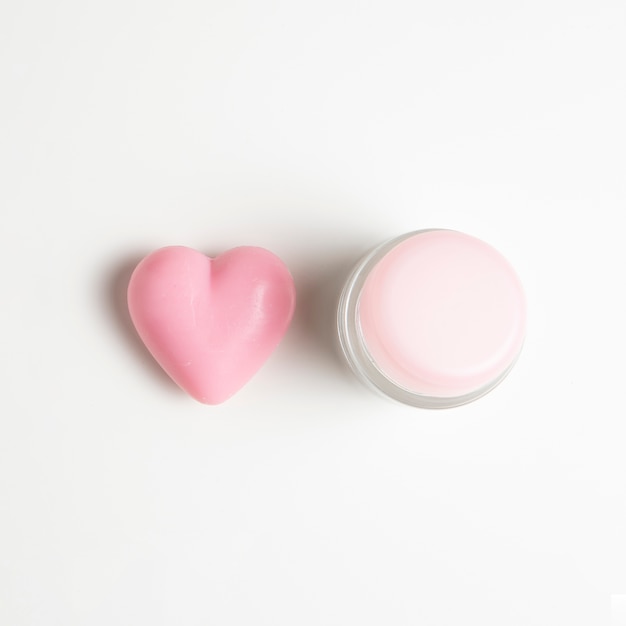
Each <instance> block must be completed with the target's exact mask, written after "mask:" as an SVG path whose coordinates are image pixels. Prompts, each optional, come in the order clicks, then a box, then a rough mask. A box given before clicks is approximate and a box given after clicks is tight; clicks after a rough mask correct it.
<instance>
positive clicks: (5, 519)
mask: <svg viewBox="0 0 626 626" xmlns="http://www.w3.org/2000/svg"><path fill="white" fill-rule="evenodd" d="M625 29H626V8H625V6H624V3H623V2H621V1H618V0H614V1H603V0H585V1H574V2H572V1H565V0H562V1H559V0H536V1H531V2H524V3H521V2H489V1H488V0H478V1H477V2H451V1H449V2H434V1H433V2H409V1H407V2H393V1H392V2H389V1H386V2H382V1H375V2H370V3H356V2H347V1H344V0H333V1H332V2H331V1H329V2H306V3H305V2H293V1H292V2H289V1H267V2H252V1H249V2H243V1H241V2H227V1H223V2H200V1H198V2H190V1H184V0H183V1H182V2H169V3H163V2H147V1H146V2H141V1H138V0H123V1H122V0H114V1H112V2H99V3H87V2H78V1H74V2H70V1H67V0H59V1H57V2H43V1H42V0H33V1H30V2H29V1H24V2H22V1H17V0H13V1H12V0H9V1H8V2H7V1H6V0H5V1H4V2H3V3H2V5H1V7H0V76H1V79H2V80H1V83H0V178H1V185H0V211H1V212H2V213H1V216H2V225H1V229H0V244H1V247H0V281H1V284H2V293H3V296H2V306H1V308H0V322H1V327H0V337H1V339H0V342H1V343H0V374H1V376H2V398H3V399H2V409H1V410H0V623H1V624H3V625H4V624H6V625H7V626H21V625H26V624H27V625H29V626H30V625H44V626H56V625H60V626H73V625H80V626H100V625H102V626H104V625H106V626H110V625H111V624H115V625H124V624H129V625H133V626H136V625H137V624H150V625H151V626H157V625H161V624H163V625H166V624H167V625H170V624H185V625H186V626H195V625H206V624H212V625H213V624H215V625H219V626H222V625H223V626H231V625H241V626H247V625H250V624H254V625H255V626H260V625H269V626H282V625H285V626H286V625H289V626H293V625H297V626H309V625H323V626H330V625H341V626H344V625H347V624H358V625H359V626H365V625H367V626H370V625H380V624H385V625H388V624H389V625H394V626H403V625H415V624H428V625H439V624H442V625H451V624H481V625H482V626H486V625H492V624H493V625H499V626H500V625H502V624H506V625H507V626H514V625H518V624H519V625H522V624H523V625H528V624H533V625H534V624H537V625H539V624H541V625H544V624H546V625H550V626H552V625H554V624H568V625H578V624H581V625H583V624H585V625H589V624H594V625H596V624H598V625H600V624H603V623H609V621H610V619H611V618H610V613H611V608H610V607H611V594H623V593H626V567H625V564H626V534H625V532H624V529H625V528H626V500H625V497H626V495H625V494H626V489H625V483H626V455H625V454H624V453H625V450H626V446H625V441H626V411H625V410H624V373H625V368H624V353H625V351H626V334H625V330H624V319H626V305H625V300H626V296H625V281H624V269H625V268H626V252H625V250H626V246H624V235H623V224H624V220H623V217H622V216H623V214H624V207H625V201H626V188H625V185H624V174H625V172H626V156H625V155H626V152H625V149H624V146H625V145H626V123H625V116H624V111H626V85H625V83H626V37H625V36H624V35H625V32H624V31H625ZM427 227H446V228H456V229H458V230H462V231H466V232H468V233H470V234H472V235H475V236H478V237H481V238H483V239H485V240H486V241H488V242H490V243H491V244H493V245H494V246H496V247H497V248H498V249H500V250H501V251H502V252H503V253H504V254H505V255H506V256H507V257H508V258H509V259H510V260H511V261H512V262H513V264H514V265H515V267H516V268H517V270H518V272H519V274H520V276H521V277H522V280H523V281H524V284H525V287H526V290H527V295H528V299H529V311H530V316H531V318H530V330H529V335H528V339H527V343H526V346H525V349H524V353H523V355H522V358H521V360H520V361H519V363H518V364H517V366H516V368H515V370H514V371H513V372H512V374H511V375H510V377H509V378H508V379H507V380H506V381H505V382H504V383H503V384H502V385H501V386H500V387H498V388H497V389H496V390H495V391H493V392H492V393H491V394H490V395H488V396H487V397H485V398H483V399H481V400H480V401H478V402H476V403H474V404H472V405H468V406H466V407H462V408H459V409H454V410H450V411H447V412H426V411H419V410H416V409H411V408H408V407H403V406H401V405H395V404H392V403H389V402H387V401H385V400H384V399H382V398H379V397H377V396H375V395H373V394H371V393H370V392H368V391H367V390H366V389H364V388H361V386H360V385H359V383H358V382H357V381H355V380H353V378H352V377H351V375H350V374H349V373H347V372H345V371H344V369H343V368H342V366H341V363H340V362H339V360H338V359H337V357H336V355H335V354H334V352H333V315H334V311H333V307H334V302H335V300H336V297H337V294H338V290H339V287H340V284H341V282H342V281H343V280H344V278H345V276H346V274H347V272H348V269H349V267H350V266H351V265H352V264H353V263H354V262H356V260H357V258H358V257H359V256H360V254H362V253H363V252H365V251H366V250H367V249H368V248H370V247H371V246H373V245H375V244H377V243H379V242H380V241H382V240H384V239H386V238H388V237H391V236H394V235H397V234H400V233H403V232H406V231H408V230H412V229H416V228H427ZM167 244H183V245H188V246H192V247H196V248H198V249H201V250H203V251H205V252H206V253H211V254H216V253H219V252H221V251H223V250H225V249H227V248H229V247H231V246H234V245H239V244H254V245H261V246H265V247H267V248H269V249H271V250H272V251H274V252H275V253H276V254H278V255H279V256H281V257H282V258H283V260H284V261H285V262H286V263H287V264H288V265H289V266H290V268H291V269H292V271H293V274H294V277H295V279H296V284H297V288H298V293H299V305H298V310H297V314H296V318H295V321H294V324H293V326H292V328H291V329H290V332H289V334H288V336H287V337H286V339H285V341H284V342H283V344H281V346H280V348H279V350H278V351H277V352H276V353H275V354H274V355H273V357H272V358H271V360H270V361H269V362H268V363H267V365H266V366H265V368H264V369H263V370H262V371H261V372H260V373H259V374H258V375H257V376H256V378H255V379H254V380H253V381H252V382H251V383H250V384H249V385H248V386H247V387H245V389H244V390H242V391H241V392H240V393H239V394H238V395H237V396H236V397H235V398H233V399H232V400H231V401H230V402H228V403H227V404H225V405H222V406H220V407H217V408H211V407H205V406H202V405H200V404H197V403H195V402H194V401H193V400H191V399H189V398H188V397H186V396H185V395H184V394H182V393H181V392H179V391H178V390H177V388H176V387H174V386H173V384H171V383H170V382H169V380H168V379H167V378H166V377H165V376H164V375H163V374H162V373H161V372H160V370H159V369H158V368H157V367H156V366H155V365H154V364H153V363H152V361H151V360H150V358H149V357H148V356H147V355H146V353H145V351H144V350H143V349H142V347H141V346H140V345H139V344H138V342H137V339H136V338H135V335H134V334H133V332H132V329H130V327H129V324H128V318H127V313H126V309H125V303H124V292H125V287H126V282H127V279H128V276H129V272H130V271H131V269H132V267H133V265H134V264H135V263H136V262H137V260H138V259H139V258H140V257H141V256H143V255H144V254H146V253H147V252H149V251H150V250H152V249H154V248H157V247H159V246H163V245H167Z"/></svg>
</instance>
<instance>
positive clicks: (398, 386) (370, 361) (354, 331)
mask: <svg viewBox="0 0 626 626" xmlns="http://www.w3.org/2000/svg"><path fill="white" fill-rule="evenodd" d="M426 233H432V234H433V235H435V234H436V233H441V234H442V236H443V237H447V236H448V237H453V236H456V235H458V236H459V237H465V238H467V239H468V240H473V241H474V242H476V243H477V245H478V244H479V245H481V246H484V247H485V248H488V249H489V250H490V251H492V252H493V253H494V254H496V255H497V257H496V259H497V261H498V262H502V263H504V264H506V266H507V267H508V268H510V266H508V262H507V261H506V260H505V259H504V258H503V257H501V255H499V253H496V252H495V250H493V249H492V248H491V247H490V246H487V244H485V243H484V242H481V241H480V240H476V239H474V238H470V237H469V236H467V235H463V234H462V233H457V232H456V231H443V230H441V229H428V230H418V231H413V232H409V233H406V234H404V235H401V236H399V237H396V238H393V239H390V240H389V241H386V242H384V243H382V244H381V245H380V246H378V247H377V248H375V249H374V250H372V251H371V252H370V253H368V254H366V255H365V256H364V257H363V258H362V259H361V260H360V261H359V262H358V263H357V265H356V266H355V268H354V270H353V271H352V273H351V274H350V276H349V278H348V280H347V281H346V283H345V286H344V289H343V291H342V293H341V296H340V300H339V306H338V312H337V324H338V335H339V342H340V345H341V348H342V351H343V353H344V355H345V358H346V360H347V362H348V364H349V366H350V367H351V369H352V370H353V371H354V373H355V374H356V375H357V376H358V377H359V378H360V379H361V380H362V381H363V382H364V383H366V384H367V385H368V386H369V387H371V388H373V389H374V390H375V391H377V392H380V393H382V394H384V395H385V396H388V397H390V398H393V399H395V400H398V401H399V402H402V403H404V404H408V405H411V406H415V407H420V408H430V409H438V408H451V407H455V406H459V405H462V404H466V403H468V402H472V401H473V400H476V399H478V398H480V397H481V396H482V395H484V394H486V393H487V392H489V391H490V390H492V389H493V388H494V387H495V386H496V385H498V384H499V383H500V382H501V381H502V380H503V379H504V378H505V377H506V376H507V374H508V373H509V372H510V370H511V369H512V367H513V365H514V364H515V361H516V360H517V357H518V355H519V351H520V350H521V343H522V341H523V329H518V330H517V337H518V338H519V339H518V341H517V344H516V346H515V350H514V352H513V353H512V355H511V357H510V358H509V359H508V360H507V361H506V362H504V363H501V365H500V367H499V368H498V369H497V371H495V372H494V373H493V374H492V376H491V377H490V378H489V379H488V380H482V381H481V384H479V385H477V386H475V387H473V388H470V389H464V390H463V392H462V393H452V394H450V393H446V392H445V390H444V392H443V393H441V392H439V393H428V392H424V391H423V390H421V389H419V388H418V389H416V388H415V387H416V386H417V387H419V385H411V384H407V383H406V381H399V380H398V377H396V376H394V375H393V374H390V372H389V371H388V369H387V371H386V370H385V367H384V366H383V365H381V359H380V358H377V357H376V355H375V354H374V352H375V351H373V350H372V349H370V347H369V346H368V343H367V340H366V338H365V336H364V332H363V328H362V323H361V322H362V311H361V304H362V303H361V299H362V294H363V290H364V287H366V284H367V281H368V278H369V277H370V276H371V275H372V272H373V271H374V270H375V269H376V268H377V267H378V266H379V264H380V263H381V261H382V260H383V259H385V257H387V255H388V254H389V253H391V252H392V251H394V250H396V249H397V248H398V246H400V245H401V244H403V243H404V242H407V240H410V239H413V238H417V237H419V236H420V235H423V234H426ZM430 238H432V237H430ZM425 239H426V238H425ZM415 241H416V242H417V243H418V244H419V243H420V240H419V239H416V240H415ZM406 245H411V244H406ZM511 276H512V277H513V278H512V280H516V276H515V274H514V272H513V271H512V269H511ZM518 287H519V294H520V303H523V294H522V292H521V286H519V283H517V284H516V285H514V288H515V289H518ZM516 293H517V292H516ZM367 303H368V306H369V305H370V303H369V300H368V302H367ZM519 306H523V304H520V305H519ZM520 319H522V320H525V316H524V315H523V314H520ZM370 332H371V331H370ZM379 354H380V353H379Z"/></svg>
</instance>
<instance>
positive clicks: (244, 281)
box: [128, 246, 295, 404]
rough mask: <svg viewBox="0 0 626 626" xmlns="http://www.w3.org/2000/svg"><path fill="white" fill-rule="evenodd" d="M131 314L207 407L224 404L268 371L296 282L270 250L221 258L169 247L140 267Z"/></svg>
mask: <svg viewBox="0 0 626 626" xmlns="http://www.w3.org/2000/svg"><path fill="white" fill-rule="evenodd" d="M128 308H129V311H130V315H131V318H132V320H133V323H134V324H135V327H136V329H137V332H138V333H139V336H140V337H141V339H142V340H143V342H144V343H145V345H146V347H147V348H148V350H149V351H150V352H151V353H152V355H153V356H154V358H155V359H156V360H157V361H158V362H159V364H160V365H161V367H163V369H164V370H165V371H166V372H167V373H168V374H169V375H170V376H171V377H172V379H173V380H174V381H175V382H176V383H178V385H180V387H182V388H183V389H184V390H185V391H187V392H188V393H189V394H190V395H191V396H193V397H194V398H195V399H196V400H199V401H200V402H204V403H205V404H219V403H220V402H223V401H224V400H226V399H228V398H229V397H230V396H231V395H233V394H234V393H235V392H236V391H237V390H239V389H240V388H241V387H242V386H243V385H244V384H245V383H246V382H247V381H248V380H249V379H250V378H251V377H252V376H253V375H254V374H255V372H256V371H257V370H258V369H259V368H260V367H261V365H263V363H264V362H265V360H266V359H267V358H268V357H269V355H270V354H271V353H272V351H273V350H274V348H276V346H277V345H278V343H279V342H280V340H281V338H282V337H283V335H284V334H285V332H286V330H287V327H288V326H289V323H290V321H291V318H292V316H293V312H294V308H295V288H294V284H293V279H292V277H291V275H290V274H289V271H288V270H287V268H286V266H285V265H284V263H283V262H282V261H281V260H280V259H279V258H278V257H276V256H275V255H274V254H272V253H271V252H269V251H267V250H264V249H263V248H256V247H241V248H234V249H232V250H229V251H228V252H225V253H224V254H222V255H220V256H218V257H216V258H215V259H212V258H209V257H207V256H205V255H204V254H202V253H200V252H197V251H196V250H192V249H190V248H185V247H181V246H173V247H168V248H161V249H160V250H156V251H155V252H153V253H152V254H150V255H148V256H147V257H145V258H144V259H143V260H142V261H141V262H140V263H139V264H138V265H137V267H136V268H135V271H134V272H133V275H132V276H131V279H130V283H129V285H128Z"/></svg>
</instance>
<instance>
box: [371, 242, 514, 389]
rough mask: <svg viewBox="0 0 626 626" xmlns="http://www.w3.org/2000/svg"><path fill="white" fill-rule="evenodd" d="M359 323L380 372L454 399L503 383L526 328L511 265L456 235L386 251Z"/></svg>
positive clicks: (374, 272)
mask: <svg viewBox="0 0 626 626" xmlns="http://www.w3.org/2000/svg"><path fill="white" fill-rule="evenodd" d="M359 316H360V326H361V332H362V336H363V339H364V341H365V344H366V346H367V350H368V352H369V354H370V355H371V357H372V359H373V360H374V362H375V363H376V365H377V367H378V369H379V370H380V371H381V372H383V373H384V374H385V375H386V376H387V377H388V378H389V379H391V380H392V381H394V382H395V383H396V384H398V385H400V386H401V387H404V388H405V389H408V390H409V391H412V392H414V393H417V394H424V395H428V396H438V397H451V398H452V397H459V396H463V395H464V394H468V393H471V392H474V391H476V390H478V389H480V388H482V387H484V386H486V385H489V383H491V382H492V381H493V380H495V379H497V378H498V377H500V376H501V375H502V374H503V373H504V372H505V371H506V370H507V368H508V367H509V366H510V365H511V364H512V363H513V361H514V360H515V358H516V357H517V355H518V353H519V351H520V349H521V347H522V343H523V341H524V334H525V328H526V306H525V299H524V293H523V290H522V286H521V284H520V281H519V279H518V277H517V275H516V273H515V271H514V270H513V268H512V267H511V265H510V264H509V263H508V261H507V260H506V259H505V258H504V257H503V256H502V255H501V254H500V253H499V252H498V251H496V250H495V249H494V248H492V247H491V246H489V245H488V244H486V243H485V242H483V241H481V240H479V239H476V238H475V237H470V236H469V235H465V234H463V233H459V232H456V231H451V230H432V231H423V232H421V233H417V234H415V235H414V236H412V237H410V238H408V239H406V240H404V241H402V242H401V243H399V244H398V245H397V246H396V247H395V248H393V249H392V250H391V251H390V252H388V253H387V254H386V255H385V256H384V257H383V258H382V259H381V260H380V262H379V263H378V264H377V265H376V266H375V267H374V269H373V270H372V271H371V273H370V275H369V276H368V278H367V280H366V282H365V284H364V286H363V290H362V292H361V297H360V301H359Z"/></svg>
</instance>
